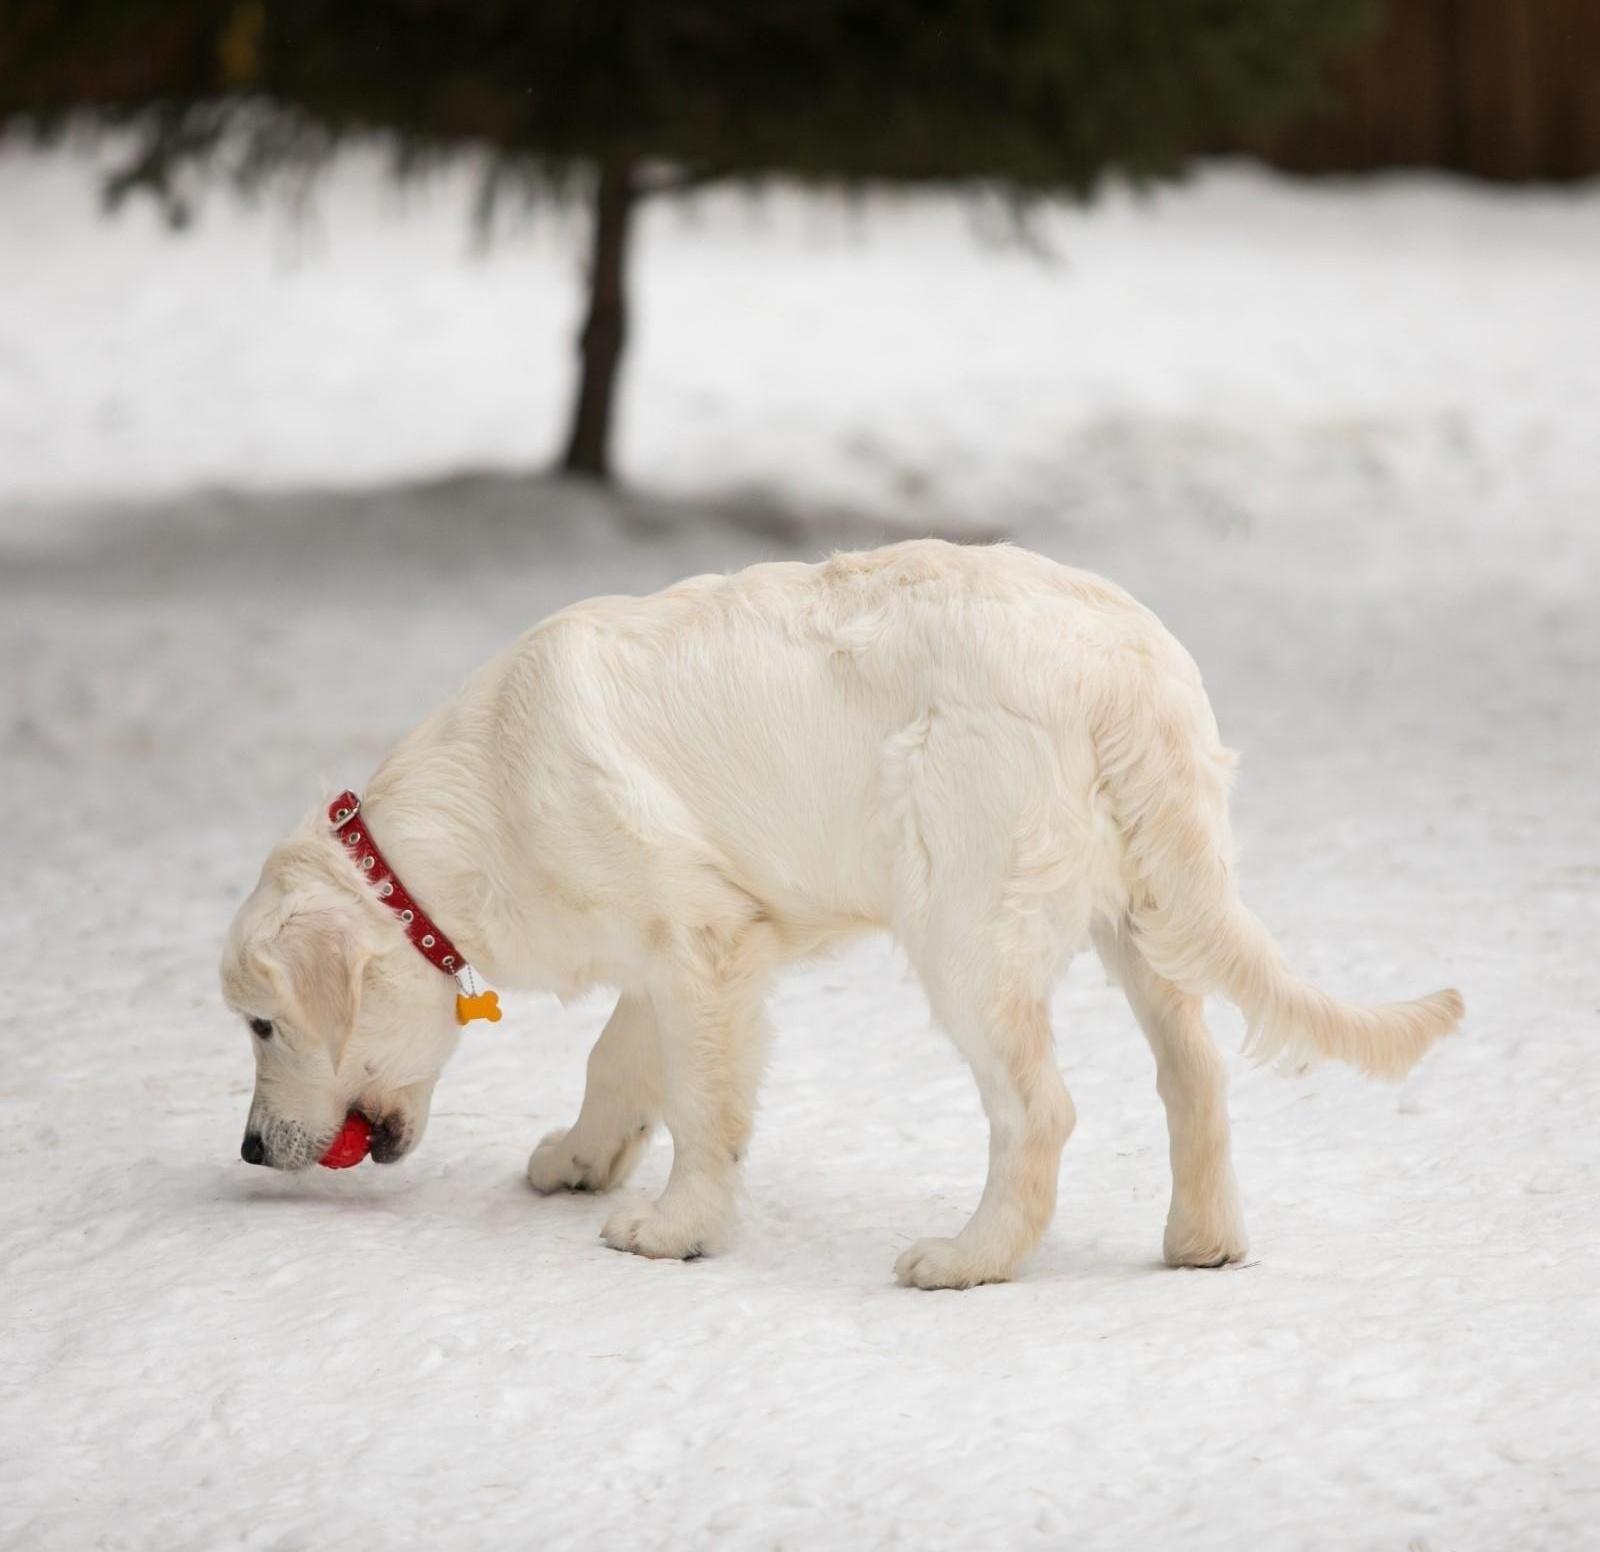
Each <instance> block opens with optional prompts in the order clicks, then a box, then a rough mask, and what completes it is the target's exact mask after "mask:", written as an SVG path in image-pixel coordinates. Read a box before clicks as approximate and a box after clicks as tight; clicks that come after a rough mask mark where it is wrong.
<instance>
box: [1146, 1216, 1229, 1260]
mask: <svg viewBox="0 0 1600 1552" xmlns="http://www.w3.org/2000/svg"><path fill="white" fill-rule="evenodd" d="M1249 1249H1250V1244H1249V1241H1248V1240H1247V1239H1246V1238H1245V1233H1244V1225H1243V1224H1242V1223H1240V1222H1239V1220H1238V1218H1237V1216H1235V1215H1232V1214H1219V1215H1218V1216H1217V1217H1216V1218H1214V1219H1212V1220H1211V1221H1209V1222H1207V1221H1206V1220H1204V1219H1191V1218H1180V1217H1178V1216H1177V1215H1176V1214H1174V1215H1173V1216H1172V1217H1170V1218H1168V1219H1167V1232H1166V1235H1165V1236H1164V1238H1163V1239H1162V1241H1161V1257H1162V1259H1163V1260H1164V1261H1165V1262H1166V1263H1167V1265H1168V1266H1196V1267H1209V1266H1226V1265H1227V1264H1228V1263H1229V1262H1230V1261H1243V1260H1244V1258H1245V1255H1246V1253H1247V1252H1248V1251H1249Z"/></svg>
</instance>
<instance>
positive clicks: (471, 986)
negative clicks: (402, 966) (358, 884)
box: [328, 792, 500, 1024]
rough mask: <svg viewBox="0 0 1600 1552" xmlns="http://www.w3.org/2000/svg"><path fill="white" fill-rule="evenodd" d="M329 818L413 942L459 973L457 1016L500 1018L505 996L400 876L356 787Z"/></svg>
mask: <svg viewBox="0 0 1600 1552" xmlns="http://www.w3.org/2000/svg"><path fill="white" fill-rule="evenodd" d="M328 823H329V824H330V825H332V826H333V833H334V836H335V838H336V839H337V840H338V841H339V843H340V845H342V846H343V847H344V848H345V850H346V851H347V852H348V853H349V856H350V860H351V861H352V862H353V863H354V864H355V866H356V869H357V871H358V872H359V873H361V875H362V876H363V877H364V878H365V879H366V881H367V882H368V883H369V884H371V885H372V887H373V888H374V889H375V890H377V892H378V898H379V899H380V900H382V901H383V903H384V904H385V905H386V906H388V908H389V909H390V910H391V911H393V912H394V914H395V915H396V917H398V918H399V921H400V925H401V926H402V927H404V928H405V933H406V936H407V937H408V938H410V940H411V943H412V946H413V947H414V948H415V949H416V951H417V952H418V953H419V954H421V955H422V957H423V958H424V959H426V960H427V961H428V963H429V964H431V965H433V966H434V968H435V969H438V970H441V971H443V972H444V974H446V975H448V976H451V977H453V978H454V980H455V982H456V984H457V986H458V987H459V988H460V989H461V991H462V993H464V995H462V996H459V997H457V998H456V1017H457V1018H458V1019H459V1020H460V1022H461V1023H463V1024H465V1023H467V1022H468V1021H469V1020H471V1019H475V1018H482V1019H488V1020H489V1021H490V1022H491V1023H498V1022H499V1019H500V1004H499V999H498V998H497V997H496V996H495V994H494V993H493V992H490V991H485V992H481V993H480V992H479V991H478V985H479V984H481V983H478V982H477V981H476V980H475V979H474V976H473V970H472V967H471V966H470V965H469V964H468V963H467V962H466V960H465V959H463V958H462V957H461V951H460V949H458V948H457V947H456V946H455V944H454V943H452V942H451V941H450V939H449V937H448V936H446V934H445V931H444V929H443V928H442V927H440V926H439V924H438V923H437V922H436V921H434V920H433V918H432V917H431V916H429V915H428V913H427V912H426V911H425V910H423V909H422V907H421V906H420V905H418V904H417V902H416V898H415V897H414V896H413V895H412V894H411V892H410V891H409V890H408V889H407V888H406V886H405V885H404V884H402V883H401V882H400V880H399V879H398V878H397V877H396V876H395V871H394V869H393V868H391V867H390V866H389V863H388V861H387V860H386V859H385V857H384V855H383V853H382V852H381V851H379V850H378V844H377V842H376V841H374V840H373V839H372V837H371V836H370V835H369V834H367V827H366V825H365V823H363V821H362V818H361V799H360V798H358V797H357V796H356V795H355V793H353V792H341V793H340V794H339V796H338V797H336V798H335V799H334V800H333V802H331V803H330V804H329V805H328Z"/></svg>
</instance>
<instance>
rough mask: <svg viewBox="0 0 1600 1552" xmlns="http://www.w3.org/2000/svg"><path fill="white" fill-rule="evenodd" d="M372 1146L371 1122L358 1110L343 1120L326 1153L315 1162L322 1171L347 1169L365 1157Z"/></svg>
mask: <svg viewBox="0 0 1600 1552" xmlns="http://www.w3.org/2000/svg"><path fill="white" fill-rule="evenodd" d="M371 1146H372V1122H370V1121H369V1120H368V1119H367V1118H366V1117H365V1116H364V1115H362V1114H361V1112H360V1111H358V1110H352V1111H351V1112H350V1114H349V1115H347V1116H346V1117H345V1118H344V1125H343V1126H341V1127H340V1128H339V1135H338V1136H337V1137H335V1138H334V1139H333V1142H332V1143H331V1144H330V1146H329V1148H328V1151H327V1152H326V1153H324V1154H323V1155H322V1157H321V1158H320V1159H318V1160H317V1162H318V1163H319V1164H320V1165H322V1167H323V1168H324V1169H349V1168H350V1166H351V1165H352V1164H359V1163H360V1162H361V1161H362V1160H363V1159H364V1158H366V1156H367V1152H368V1150H369V1149H370V1148H371Z"/></svg>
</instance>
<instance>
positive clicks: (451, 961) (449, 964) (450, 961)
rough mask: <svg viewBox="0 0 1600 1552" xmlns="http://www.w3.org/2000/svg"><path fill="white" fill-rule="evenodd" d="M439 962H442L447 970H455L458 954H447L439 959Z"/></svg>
mask: <svg viewBox="0 0 1600 1552" xmlns="http://www.w3.org/2000/svg"><path fill="white" fill-rule="evenodd" d="M439 963H440V964H442V965H443V966H444V967H445V969H446V970H454V969H455V967H456V956H455V955H454V954H446V955H445V956H444V958H443V959H441V960H440V961H439Z"/></svg>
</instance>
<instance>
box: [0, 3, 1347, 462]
mask: <svg viewBox="0 0 1600 1552" xmlns="http://www.w3.org/2000/svg"><path fill="white" fill-rule="evenodd" d="M1370 12H1371V5H1370V0H360V3H351V0H11V3H10V4H9V5H8V6H7V7H6V9H5V10H3V11H0V125H4V124H6V123H7V122H8V121H13V122H14V121H19V120H20V121H23V122H25V123H27V124H29V125H32V126H33V127H35V128H36V129H38V130H40V131H41V132H43V133H50V132H51V131H53V130H60V129H61V128H62V127H64V126H66V125H68V124H70V123H72V122H81V121H82V119H83V118H84V116H85V115H87V116H89V118H90V119H91V120H93V121H94V122H98V123H102V124H112V125H119V126H128V125H131V126H133V127H135V128H136V129H137V132H138V138H137V150H136V152H135V154H134V155H133V156H132V157H131V159H130V161H129V163H128V165H127V166H126V167H125V168H124V169H122V171H121V172H120V173H119V174H117V175H116V176H115V177H114V178H113V179H112V181H111V184H110V185H109V188H108V194H109V195H110V196H111V198H112V199H113V201H114V200H116V199H118V198H120V197H122V196H123V195H125V194H127V193H128V192H130V191H131V190H133V189H136V188H142V189H146V190H149V191H151V192H152V193H154V194H155V195H156V196H157V197H159V198H161V199H162V200H163V201H164V202H165V204H166V206H167V208H168V211H169V214H170V215H171V216H172V217H173V219H174V221H176V222H181V221H183V220H184V219H186V218H187V215H188V203H187V199H186V196H185V195H184V193H183V189H184V186H185V183H184V175H185V172H186V170H190V171H192V170H193V169H194V168H197V167H209V168H212V169H216V168H219V167H222V166H224V165H225V166H226V169H227V171H228V174H229V176H231V177H232V178H234V179H235V180H237V181H238V182H240V183H242V184H244V185H247V186H248V185H250V184H252V183H255V182H259V181H261V180H263V179H265V178H267V177H269V176H270V175H272V174H273V173H275V172H277V171H281V170H283V169H285V168H306V167H312V166H315V165H316V164H317V163H318V162H319V161H321V160H322V159H324V158H326V157H327V156H329V155H330V154H331V153H332V152H333V150H334V149H335V148H336V147H337V146H338V145H339V144H340V143H341V142H342V141H344V140H345V139H347V138H348V137H351V136H353V135H357V134H365V133H371V132H374V131H379V132H384V133H386V134H388V135H391V136H392V137H393V140H394V144H395V145H396V147H397V149H398V153H399V154H398V157H397V164H396V165H397V170H399V171H401V172H402V173H403V172H404V171H406V170H407V169H409V168H413V167H416V166H418V165H421V164H423V163H425V162H426V161H427V160H428V159H429V158H430V157H433V156H438V155H445V154H449V153H450V152H451V151H452V150H454V149H456V148H459V147H460V146H462V145H463V144H467V143H476V144H478V145H480V146H485V147H488V148H490V149H491V150H492V151H493V152H494V153H495V156H496V158H497V177H498V176H499V175H505V176H529V177H533V178H537V179H543V180H545V181H546V182H548V183H552V184H567V183H570V182H571V181H572V180H573V179H574V178H576V177H584V176H587V178H588V179H589V182H590V186H591V188H592V194H591V198H592V201H593V210H594V221H593V239H592V257H591V265H590V291H589V310H588V317H587V320H586V322H585V324H584V328H583V333H582V337H581V343H580V348H581V353H582V367H583V370H582V374H581V380H580V386H579V390H578V395H577V403H576V406H575V410H574V414H573V422H572V430H571V435H570V437H569V440H568V444H567V452H566V458H565V467H566V468H567V469H568V470H570V471H573V472H576V473H582V474H588V475H593V476H596V477H605V476H606V475H607V474H608V472H609V455H608V441H609V429H610V424H611V406H612V399H613V385H614V382H615V377H616V369H617V363H618V361H619V359H620V357H621V354H622V349H623V342H624V337H625V333H626V311H627V309H626V297H625V285H624V275H625V268H626V266H625V257H626V252H627V241H628V233H629V228H630V223H631V219H632V215H633V212H634V210H635V208H636V206H637V204H638V202H639V201H640V200H641V199H643V198H647V197H651V196H655V195H662V194H670V193H672V192H675V191H678V190H681V189H683V188H685V187H687V186H689V185H691V184H701V183H704V182H707V181H711V180H715V179H727V178H741V177H746V178H747V177H756V176H761V175H765V174H770V173H782V174H787V175H790V176H796V177H801V178H814V179H826V180H841V179H842V180H886V181H893V182H901V183H911V182H921V183H941V184H965V185H981V186H983V187H985V188H988V189H995V188H999V189H1003V190H1006V191H1008V192H1009V193H1010V194H1011V195H1012V196H1013V197H1016V198H1019V199H1026V198H1028V197H1029V196H1031V195H1035V194H1041V193H1047V192H1050V193H1066V194H1070V195H1072V196H1075V197H1078V198H1083V199H1087V198H1088V197H1089V196H1090V195H1091V194H1092V193H1093V191H1094V189H1095V187H1096V185H1097V183H1098V182H1099V181H1100V180H1101V179H1102V178H1104V177H1105V176H1106V175H1107V174H1110V173H1121V174H1123V175H1126V176H1129V177H1131V178H1133V179H1136V180H1144V179H1149V178H1156V177H1164V176H1168V175H1171V174H1173V173H1174V172H1176V171H1177V170H1178V168H1179V166H1180V165H1181V162H1182V159H1183V156H1184V154H1185V152H1186V151H1188V150H1190V149H1191V148H1193V147H1196V146H1200V145H1204V144H1208V143H1216V142H1217V141H1218V139H1219V138H1220V137H1221V136H1222V135H1223V134H1225V133H1237V132H1239V131H1249V130H1253V129H1257V128H1260V127H1263V126H1265V125H1266V124H1268V123H1270V122H1271V121H1272V120H1273V119H1274V118H1276V117H1278V116H1280V115H1282V114H1283V113H1285V112H1287V111H1289V110H1292V109H1294V108H1295V107H1297V106H1299V105H1301V104H1303V103H1304V102H1305V101H1306V100H1307V98H1308V97H1309V96H1310V95H1311V94H1312V93H1313V92H1314V91H1315V88H1316V84H1317V78H1318V77H1317V71H1318V64H1319V60H1320V58H1321V56H1322V55H1323V53H1324V52H1325V51H1326V50H1328V49H1329V48H1331V47H1332V46H1334V45H1336V44H1338V43H1340V42H1342V41H1343V40H1345V39H1346V38H1348V37H1350V36H1351V35H1353V33H1354V32H1355V31H1357V30H1358V29H1359V28H1360V27H1361V26H1362V25H1363V24H1364V23H1365V22H1367V21H1368V20H1369V18H1370ZM491 186H492V185H491Z"/></svg>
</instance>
